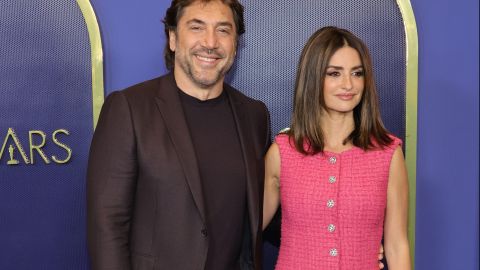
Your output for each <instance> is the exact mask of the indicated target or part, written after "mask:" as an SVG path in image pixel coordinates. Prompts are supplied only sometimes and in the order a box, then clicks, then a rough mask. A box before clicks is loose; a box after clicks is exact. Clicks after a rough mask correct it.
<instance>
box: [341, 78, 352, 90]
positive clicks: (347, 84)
mask: <svg viewBox="0 0 480 270" xmlns="http://www.w3.org/2000/svg"><path fill="white" fill-rule="evenodd" d="M343 88H344V89H345V90H352V88H353V83H352V77H351V76H350V74H348V75H347V76H345V77H344V78H343Z"/></svg>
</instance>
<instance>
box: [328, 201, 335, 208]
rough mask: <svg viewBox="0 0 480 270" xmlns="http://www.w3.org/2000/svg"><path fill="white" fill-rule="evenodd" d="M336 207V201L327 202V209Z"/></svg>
mask: <svg viewBox="0 0 480 270" xmlns="http://www.w3.org/2000/svg"><path fill="white" fill-rule="evenodd" d="M334 206H335V201H334V200H328V201H327V207H328V208H332V207H334Z"/></svg>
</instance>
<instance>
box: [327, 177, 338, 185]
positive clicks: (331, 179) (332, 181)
mask: <svg viewBox="0 0 480 270" xmlns="http://www.w3.org/2000/svg"><path fill="white" fill-rule="evenodd" d="M336 181H337V178H336V177H335V176H330V177H329V178H328V182H330V184H333V183H335V182H336Z"/></svg>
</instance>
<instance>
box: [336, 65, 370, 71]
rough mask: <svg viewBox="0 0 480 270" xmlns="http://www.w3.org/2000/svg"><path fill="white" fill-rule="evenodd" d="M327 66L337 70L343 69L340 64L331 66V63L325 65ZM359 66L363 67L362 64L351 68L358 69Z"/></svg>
mask: <svg viewBox="0 0 480 270" xmlns="http://www.w3.org/2000/svg"><path fill="white" fill-rule="evenodd" d="M327 68H333V69H338V70H341V69H343V67H340V66H332V65H329V66H327ZM360 68H361V69H363V66H362V65H358V66H354V67H353V68H352V70H354V69H360Z"/></svg>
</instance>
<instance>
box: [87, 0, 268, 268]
mask: <svg viewBox="0 0 480 270" xmlns="http://www.w3.org/2000/svg"><path fill="white" fill-rule="evenodd" d="M164 23H165V32H166V35H167V40H168V42H167V45H166V49H165V59H166V64H167V67H168V68H169V69H170V70H171V73H170V74H168V75H166V76H163V77H160V78H156V79H153V80H150V81H146V82H143V83H140V84H138V85H135V86H132V87H130V88H128V89H126V90H124V91H120V92H114V93H112V94H111V95H109V96H108V97H107V99H106V101H105V103H104V105H103V108H102V112H101V114H100V118H99V122H98V125H97V128H96V131H95V134H94V137H93V141H92V145H91V150H90V159H89V164H88V176H87V197H88V198H87V204H88V205H87V211H88V212H87V215H88V218H87V219H88V247H89V251H90V255H91V261H92V269H93V270H107V269H115V270H122V269H138V270H141V269H149V270H151V269H168V270H176V269H181V270H183V269H185V270H188V269H199V270H200V269H202V270H203V269H208V270H210V269H213V270H215V269H218V270H226V269H259V268H260V266H261V256H260V252H261V227H262V226H261V216H262V212H261V205H262V197H263V178H264V163H263V156H264V154H265V152H266V149H267V148H268V146H269V144H270V132H269V116H268V111H267V109H266V107H265V105H264V104H263V103H261V102H259V101H255V100H253V99H250V98H248V97H246V96H244V95H243V94H241V93H240V92H239V91H237V90H235V89H233V88H232V87H230V86H229V85H227V84H225V83H224V78H225V74H226V73H227V71H228V70H229V69H230V67H231V66H232V63H233V61H234V57H235V54H236V48H237V42H238V36H239V35H241V34H242V33H243V32H244V22H243V7H242V5H241V4H240V3H239V2H238V1H237V0H173V1H172V3H171V6H170V8H169V9H168V10H167V13H166V16H165V20H164Z"/></svg>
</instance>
